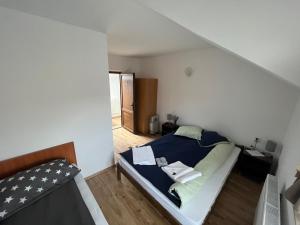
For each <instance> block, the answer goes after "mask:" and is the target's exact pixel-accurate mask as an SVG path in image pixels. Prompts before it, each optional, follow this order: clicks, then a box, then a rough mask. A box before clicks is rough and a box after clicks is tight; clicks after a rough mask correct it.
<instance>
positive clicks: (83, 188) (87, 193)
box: [74, 173, 108, 225]
mask: <svg viewBox="0 0 300 225" xmlns="http://www.w3.org/2000/svg"><path fill="white" fill-rule="evenodd" d="M74 180H75V182H76V184H77V187H78V189H79V191H80V194H81V196H82V198H83V201H84V202H85V204H86V206H87V208H88V209H89V211H90V213H91V216H92V218H93V219H94V221H95V224H96V225H108V223H107V221H106V219H105V217H104V215H103V213H102V211H101V209H100V207H99V205H98V203H97V202H96V199H95V198H94V196H93V194H92V192H91V190H90V188H89V187H88V185H87V183H86V182H85V180H84V178H83V176H82V174H81V173H79V174H78V175H76V177H75V178H74Z"/></svg>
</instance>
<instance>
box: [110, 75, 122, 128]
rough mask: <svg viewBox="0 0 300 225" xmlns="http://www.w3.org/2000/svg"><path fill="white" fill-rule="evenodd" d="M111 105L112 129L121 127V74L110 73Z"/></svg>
mask: <svg viewBox="0 0 300 225" xmlns="http://www.w3.org/2000/svg"><path fill="white" fill-rule="evenodd" d="M109 87H110V105H111V117H112V129H117V128H120V127H121V95H120V87H121V85H120V73H117V72H110V73H109Z"/></svg>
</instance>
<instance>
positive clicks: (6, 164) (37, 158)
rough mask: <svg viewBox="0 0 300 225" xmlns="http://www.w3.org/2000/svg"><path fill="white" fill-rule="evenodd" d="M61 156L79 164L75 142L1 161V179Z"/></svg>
mask: <svg viewBox="0 0 300 225" xmlns="http://www.w3.org/2000/svg"><path fill="white" fill-rule="evenodd" d="M59 158H62V159H66V160H67V161H68V162H69V163H75V164H77V160H76V154H75V148H74V143H73V142H69V143H65V144H62V145H57V146H54V147H50V148H46V149H43V150H39V151H35V152H31V153H28V154H25V155H21V156H17V157H14V158H10V159H6V160H3V161H0V179H2V178H4V177H7V176H10V175H13V174H15V173H17V172H18V171H21V170H25V169H29V168H31V167H34V166H37V165H39V164H42V163H45V162H48V161H50V160H54V159H59Z"/></svg>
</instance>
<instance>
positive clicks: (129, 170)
mask: <svg viewBox="0 0 300 225" xmlns="http://www.w3.org/2000/svg"><path fill="white" fill-rule="evenodd" d="M148 145H150V146H151V147H152V149H153V152H154V155H155V157H161V156H166V155H167V159H168V162H169V163H171V162H173V161H176V159H177V158H176V157H180V159H181V161H182V162H183V163H185V164H187V165H189V166H193V165H195V164H196V163H197V159H193V158H190V157H188V155H189V153H188V152H187V150H188V151H190V152H191V153H192V152H193V151H194V152H193V154H194V153H195V152H196V151H197V152H199V151H198V150H199V147H200V146H199V143H198V142H197V141H196V140H192V139H189V138H184V137H178V136H176V135H173V134H169V135H166V136H163V137H162V138H160V139H158V140H155V141H153V142H150V143H149V144H148ZM200 148H201V147H200ZM212 148H213V147H212ZM202 150H203V151H204V152H205V151H207V152H206V153H205V154H203V153H201V154H203V155H201V154H200V153H197V154H200V155H198V156H197V157H200V158H201V157H202V158H204V157H205V156H206V155H207V154H208V152H209V151H210V150H211V149H202ZM172 151H175V152H176V155H177V156H176V157H175V158H173V159H172V157H173V155H172V154H171V152H172ZM169 153H170V154H171V155H169ZM239 153H240V149H239V148H238V147H235V148H234V150H233V151H232V152H231V154H230V155H229V157H228V158H227V159H226V161H225V162H224V163H223V164H222V165H221V166H220V167H219V168H218V169H217V171H216V172H215V173H214V174H213V175H212V176H211V177H210V178H209V179H208V180H207V181H206V182H205V184H204V186H203V187H202V189H201V191H199V192H198V193H197V195H196V196H195V197H194V198H193V200H191V201H190V202H189V203H188V204H187V205H185V206H183V207H181V208H180V207H179V205H180V203H179V202H178V199H176V197H174V196H173V195H172V194H170V193H168V191H167V189H168V187H169V186H170V185H171V184H172V183H174V182H173V181H172V180H170V179H169V178H168V177H167V176H166V175H165V174H164V173H163V172H162V173H161V172H158V171H159V170H160V171H161V169H160V168H158V167H157V166H150V167H149V166H139V165H134V164H133V162H132V153H131V152H130V150H129V151H126V152H125V153H123V154H121V157H120V160H119V162H118V164H117V176H118V179H119V180H120V179H121V174H123V175H125V176H126V177H127V178H128V179H129V180H130V181H131V182H132V183H133V184H134V185H135V186H136V187H137V188H138V189H139V190H140V191H141V192H142V193H143V194H144V195H145V196H146V197H147V198H148V199H149V200H150V201H151V202H152V203H153V204H154V205H155V206H156V207H157V208H159V210H160V212H162V213H163V214H164V215H165V216H166V217H167V218H168V219H169V220H170V221H171V223H172V224H183V225H200V224H203V223H204V221H205V219H206V217H207V215H208V213H209V212H210V210H211V208H212V207H213V205H214V202H215V200H216V198H217V197H218V194H219V193H220V191H221V190H222V187H223V185H224V183H225V181H226V179H227V177H228V175H229V174H230V172H231V170H232V168H233V166H234V165H235V163H236V161H237V158H238V156H239ZM177 160H178V159H177ZM151 167H152V168H151ZM151 173H152V174H155V176H154V177H156V178H155V179H153V178H151ZM160 181H161V182H160ZM162 183H163V184H162Z"/></svg>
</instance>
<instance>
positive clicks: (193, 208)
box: [119, 148, 240, 225]
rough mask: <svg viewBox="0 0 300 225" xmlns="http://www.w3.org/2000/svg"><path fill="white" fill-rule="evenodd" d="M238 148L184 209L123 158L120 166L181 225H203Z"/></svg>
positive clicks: (235, 159)
mask: <svg viewBox="0 0 300 225" xmlns="http://www.w3.org/2000/svg"><path fill="white" fill-rule="evenodd" d="M239 153H240V149H239V148H235V149H234V150H233V151H232V153H231V155H230V156H229V157H228V159H227V160H226V162H225V163H224V164H223V165H222V166H221V167H220V168H219V169H218V170H217V171H216V172H215V173H214V175H212V176H211V177H210V179H208V180H207V182H206V183H205V185H204V186H203V188H202V190H201V191H200V192H199V193H198V194H197V195H196V196H195V198H194V199H193V200H192V201H191V202H189V203H188V204H187V205H186V206H185V207H183V208H180V209H179V208H178V207H177V206H176V205H174V203H173V202H171V201H170V200H169V199H168V198H167V197H166V196H165V195H164V194H162V193H161V192H160V191H159V190H158V189H157V188H155V187H154V186H153V185H152V184H151V183H150V182H149V181H148V180H147V179H145V178H144V177H143V176H141V175H140V174H139V173H138V172H137V171H136V170H135V169H134V168H133V167H132V166H131V165H130V164H129V163H128V162H127V161H126V160H125V159H124V158H122V157H121V158H120V160H119V163H120V166H121V167H122V168H123V169H125V170H126V171H127V173H129V174H130V175H131V176H132V177H133V178H134V179H135V180H136V181H137V182H138V183H139V184H140V185H141V186H142V187H144V189H145V190H146V191H147V192H148V193H149V194H150V195H151V196H152V197H154V198H155V199H156V200H157V201H158V202H159V203H160V204H161V205H162V206H163V207H164V208H165V209H166V210H168V212H169V213H170V214H171V215H172V216H173V217H175V218H176V219H177V220H178V221H179V222H180V223H181V224H183V225H200V224H203V222H204V220H205V218H206V216H207V215H208V213H209V212H210V210H211V207H212V206H213V204H214V202H215V200H216V198H217V197H218V195H219V193H220V191H221V189H222V187H223V185H224V183H225V181H226V179H227V177H228V175H229V174H230V172H231V169H232V168H233V166H234V165H235V163H236V161H237V158H238V155H239Z"/></svg>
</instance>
